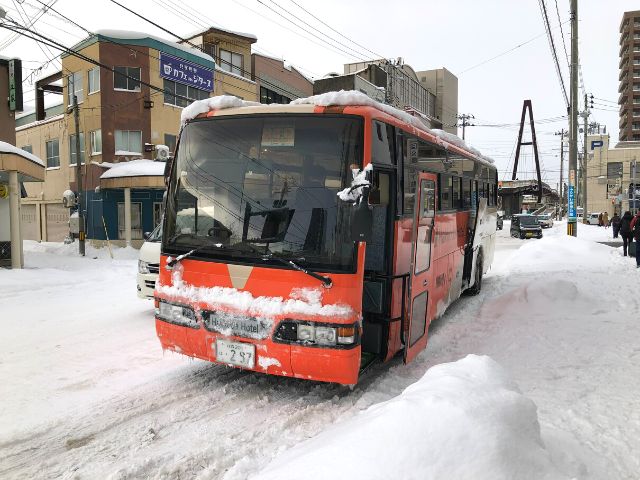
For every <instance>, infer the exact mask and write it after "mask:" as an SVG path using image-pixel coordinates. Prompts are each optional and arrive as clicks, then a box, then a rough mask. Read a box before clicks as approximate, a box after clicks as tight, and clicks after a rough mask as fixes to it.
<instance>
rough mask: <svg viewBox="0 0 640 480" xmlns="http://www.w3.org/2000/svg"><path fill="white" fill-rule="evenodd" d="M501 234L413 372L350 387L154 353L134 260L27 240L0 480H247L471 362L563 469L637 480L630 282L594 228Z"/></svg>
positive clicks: (374, 375) (9, 317) (17, 294)
mask: <svg viewBox="0 0 640 480" xmlns="http://www.w3.org/2000/svg"><path fill="white" fill-rule="evenodd" d="M508 228H509V225H508V222H505V229H504V230H502V231H501V232H499V239H498V246H497V252H496V259H495V261H494V266H493V268H492V270H491V272H490V274H489V275H488V277H486V279H485V282H484V285H483V292H482V293H481V294H480V295H479V296H477V297H463V298H462V299H461V300H460V301H458V302H457V303H455V304H454V305H453V306H452V307H450V309H449V310H448V311H447V313H446V314H445V315H444V316H443V317H442V318H441V319H439V320H437V321H436V322H435V323H434V324H433V325H432V328H431V332H430V343H429V346H428V348H427V350H426V351H425V352H423V353H422V354H421V355H420V356H419V357H418V358H417V360H416V361H415V362H414V363H412V364H411V365H408V366H406V365H402V364H401V362H399V361H394V362H391V364H388V365H378V366H375V367H373V368H372V369H370V370H369V371H368V372H367V373H366V375H365V376H364V377H363V378H362V379H361V381H360V383H359V384H358V386H356V387H355V388H353V389H348V388H345V387H340V386H336V385H327V384H320V383H313V382H305V381H301V380H295V379H287V378H280V377H267V376H265V375H261V374H254V373H246V372H242V371H238V370H235V369H229V368H227V367H222V366H216V365H212V364H209V363H206V362H201V361H198V360H190V359H187V358H184V357H182V356H179V355H176V354H172V353H164V354H163V352H162V351H161V350H160V347H159V344H158V341H157V339H156V336H155V329H154V321H153V310H152V305H151V303H150V302H148V301H143V300H139V299H138V298H137V297H136V294H135V268H136V262H135V259H134V258H133V252H129V251H119V252H118V255H119V258H118V259H116V260H110V259H107V258H105V254H106V252H98V253H96V252H95V251H93V250H90V253H91V254H95V255H96V256H98V257H99V258H96V259H93V258H91V257H87V258H84V259H80V258H77V257H76V256H75V255H74V254H72V253H71V249H70V248H69V247H64V246H52V245H39V244H29V245H27V247H26V260H27V267H29V268H27V269H25V270H23V271H0V305H2V307H0V310H2V314H3V315H2V318H3V321H2V325H3V332H2V333H3V334H2V336H1V337H0V385H1V387H0V388H1V391H2V394H1V401H0V478H3V479H4V478H78V479H80V478H82V479H84V478H87V479H93V478H101V479H102V478H112V479H125V478H202V479H205V478H211V479H217V478H225V479H244V478H247V477H248V476H249V475H251V474H254V473H256V472H259V471H260V470H261V469H262V468H263V467H264V466H266V465H267V464H268V463H269V462H270V461H271V460H272V459H273V458H274V457H275V456H276V455H278V454H279V453H280V452H282V451H283V450H285V449H287V448H289V447H291V446H293V445H295V444H298V443H299V442H301V441H303V440H305V439H308V438H311V437H313V436H315V435H317V434H318V433H320V432H322V431H323V430H324V429H326V427H327V426H328V425H331V424H333V423H336V422H337V421H339V420H344V419H348V418H350V417H352V416H353V415H354V414H356V413H357V412H359V411H361V410H363V409H365V408H367V407H369V406H371V405H373V404H376V403H379V402H381V401H385V400H388V399H390V398H392V397H395V396H397V395H399V394H400V393H401V392H402V391H403V390H404V389H405V388H406V387H407V386H408V385H410V384H413V383H414V382H416V381H417V380H419V379H420V378H421V377H422V376H423V375H424V374H425V372H426V370H427V369H428V368H430V367H431V366H433V365H435V364H439V363H443V362H450V361H455V360H458V359H460V358H462V357H465V356H466V355H467V354H469V353H476V354H485V355H489V356H491V357H492V358H493V359H494V360H496V361H497V362H498V363H500V364H501V365H502V366H503V367H505V368H506V370H507V371H508V373H509V374H510V375H511V376H512V378H513V379H514V380H515V381H516V382H517V384H518V385H519V386H520V389H521V390H522V392H523V393H524V394H525V395H526V396H527V397H529V398H530V399H532V400H533V401H534V402H535V404H536V405H537V407H538V418H539V421H540V425H541V427H542V433H543V440H544V442H545V444H546V446H547V449H548V450H549V452H550V453H551V455H552V457H553V460H554V463H556V465H557V466H558V468H559V469H560V470H562V471H563V473H565V474H567V475H569V476H572V477H575V478H590V479H600V478H607V479H632V478H637V475H638V472H640V384H639V382H638V381H637V378H638V377H639V376H640V342H639V340H638V339H640V322H639V321H638V320H639V318H640V317H639V315H640V302H638V300H637V295H636V290H637V288H638V280H639V279H640V272H638V271H637V270H636V268H635V264H634V262H633V259H629V258H623V257H621V255H620V252H619V251H618V250H616V249H612V248H609V247H606V246H603V245H598V244H596V243H595V242H593V241H592V240H598V239H599V237H600V236H603V239H604V236H606V235H607V234H606V233H604V232H600V231H596V230H582V229H594V228H595V229H597V228H598V227H587V226H584V227H582V226H580V227H579V234H581V232H584V233H582V234H581V235H580V236H581V237H583V236H584V237H588V238H589V241H581V240H575V239H567V238H566V236H565V235H564V232H565V228H566V227H565V226H564V224H558V225H556V227H554V228H553V229H552V230H550V231H545V238H543V239H542V240H526V241H521V240H515V239H511V238H509V232H508ZM587 233H588V234H587ZM397 435H398V436H399V437H401V436H402V432H398V434H397ZM371 441H372V442H377V443H378V442H396V441H398V440H397V439H396V438H380V439H371Z"/></svg>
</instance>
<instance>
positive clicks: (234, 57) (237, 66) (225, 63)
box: [220, 49, 243, 75]
mask: <svg viewBox="0 0 640 480" xmlns="http://www.w3.org/2000/svg"><path fill="white" fill-rule="evenodd" d="M220 69H222V70H224V71H225V72H231V73H235V74H236V75H242V70H243V68H242V55H240V54H239V53H234V52H230V51H228V50H222V49H220Z"/></svg>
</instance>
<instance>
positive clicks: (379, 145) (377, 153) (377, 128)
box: [371, 120, 396, 165]
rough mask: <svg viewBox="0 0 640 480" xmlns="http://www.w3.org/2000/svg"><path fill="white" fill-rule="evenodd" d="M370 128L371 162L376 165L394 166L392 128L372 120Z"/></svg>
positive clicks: (393, 133) (393, 136) (393, 134)
mask: <svg viewBox="0 0 640 480" xmlns="http://www.w3.org/2000/svg"><path fill="white" fill-rule="evenodd" d="M371 128H372V131H371V162H372V163H375V164H378V165H395V163H396V162H395V155H394V151H395V144H394V138H395V131H394V128H393V126H391V125H387V124H386V123H382V122H378V121H377V120H374V121H373V122H372V123H371Z"/></svg>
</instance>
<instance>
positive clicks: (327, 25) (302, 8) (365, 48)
mask: <svg viewBox="0 0 640 480" xmlns="http://www.w3.org/2000/svg"><path fill="white" fill-rule="evenodd" d="M290 1H291V3H293V4H294V5H296V6H297V7H298V8H300V9H301V10H303V11H305V12H306V13H307V14H309V15H311V16H312V17H313V18H315V19H316V20H317V21H319V22H320V23H322V24H323V25H325V26H326V27H328V28H329V29H331V30H332V31H334V32H335V33H337V34H338V35H340V36H341V37H342V38H345V39H347V40H349V41H350V42H351V43H353V44H354V45H357V46H358V47H360V48H362V49H364V50H366V51H367V52H369V53H372V54H373V55H374V56H376V57H377V58H385V57H384V55H380V54H379V53H376V52H374V51H372V50H369V49H368V48H367V47H365V46H363V45H360V44H359V43H358V42H356V41H354V40H351V39H350V38H349V37H347V36H345V35H343V34H342V33H340V32H339V31H338V30H336V29H335V28H333V27H332V26H331V25H329V24H327V23H326V22H324V21H322V20H321V19H319V18H318V17H316V16H315V15H314V14H313V13H311V12H310V11H309V10H307V9H306V8H304V7H303V6H302V5H300V4H299V3H298V2H296V1H295V0H290Z"/></svg>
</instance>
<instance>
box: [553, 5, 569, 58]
mask: <svg viewBox="0 0 640 480" xmlns="http://www.w3.org/2000/svg"><path fill="white" fill-rule="evenodd" d="M555 2H556V13H557V14H558V26H559V27H560V38H561V39H562V48H563V49H564V56H565V58H566V59H567V67H569V68H571V62H570V61H569V54H568V53H567V43H566V42H565V41H564V31H563V30H562V20H561V18H560V9H559V8H558V0H555Z"/></svg>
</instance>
